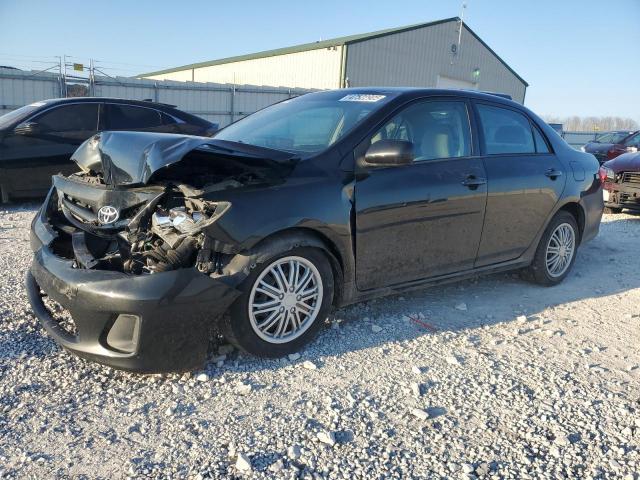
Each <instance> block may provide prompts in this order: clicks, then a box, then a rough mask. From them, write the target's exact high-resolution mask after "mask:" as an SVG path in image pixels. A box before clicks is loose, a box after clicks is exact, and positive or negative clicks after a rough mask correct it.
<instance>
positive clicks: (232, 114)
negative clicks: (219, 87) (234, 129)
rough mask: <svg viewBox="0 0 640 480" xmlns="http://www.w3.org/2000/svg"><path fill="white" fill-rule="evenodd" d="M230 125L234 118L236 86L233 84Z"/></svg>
mask: <svg viewBox="0 0 640 480" xmlns="http://www.w3.org/2000/svg"><path fill="white" fill-rule="evenodd" d="M230 103H231V112H230V113H231V123H233V121H234V120H235V117H236V84H235V82H234V83H233V85H232V86H231V102H230Z"/></svg>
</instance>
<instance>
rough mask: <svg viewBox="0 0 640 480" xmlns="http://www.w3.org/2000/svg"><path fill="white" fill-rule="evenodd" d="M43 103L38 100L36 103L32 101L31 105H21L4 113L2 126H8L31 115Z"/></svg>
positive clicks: (0, 117)
mask: <svg viewBox="0 0 640 480" xmlns="http://www.w3.org/2000/svg"><path fill="white" fill-rule="evenodd" d="M43 105H44V103H41V102H36V103H32V104H31V105H25V106H24V107H20V108H18V109H17V110H13V111H11V112H9V113H5V114H4V115H2V116H0V128H6V127H8V126H9V125H11V124H12V123H14V122H15V121H18V120H21V119H23V118H25V117H27V116H29V115H30V114H31V113H33V112H35V111H36V110H37V109H38V108H40V107H41V106H43Z"/></svg>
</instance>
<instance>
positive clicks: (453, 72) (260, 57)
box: [139, 17, 528, 103]
mask: <svg viewBox="0 0 640 480" xmlns="http://www.w3.org/2000/svg"><path fill="white" fill-rule="evenodd" d="M139 77H140V78H150V79H156V80H178V81H187V82H216V83H228V84H235V85H243V84H251V85H265V86H271V87H290V88H305V89H329V88H341V87H363V86H407V87H440V88H467V89H477V90H485V91H493V92H499V93H506V94H509V95H511V97H512V98H513V99H514V100H516V101H518V102H521V103H522V102H524V96H525V90H526V87H527V86H528V84H527V82H526V81H525V80H524V79H523V78H522V77H520V76H519V75H518V74H517V73H516V72H515V71H514V70H513V69H512V68H511V67H509V65H507V63H506V62H505V61H504V60H502V59H501V58H500V57H499V56H498V55H497V54H496V53H495V52H494V51H493V50H492V49H491V48H489V46H488V45H487V44H486V43H485V42H483V41H482V39H481V38H480V37H479V36H478V35H476V34H475V33H474V32H473V30H471V29H470V28H469V27H468V26H467V25H466V24H463V22H462V21H461V20H460V18H458V17H453V18H447V19H444V20H439V21H436V22H429V23H419V24H416V25H409V26H405V27H399V28H391V29H388V30H381V31H377V32H371V33H364V34H359V35H351V36H347V37H340V38H334V39H331V40H322V41H318V42H314V43H306V44H303V45H296V46H293V47H288V48H279V49H276V50H268V51H264V52H258V53H254V54H249V55H241V56H237V57H229V58H223V59H220V60H214V61H210V62H201V63H194V64H191V65H184V66H182V67H176V68H171V69H168V70H161V71H157V72H150V73H145V74H142V75H140V76H139Z"/></svg>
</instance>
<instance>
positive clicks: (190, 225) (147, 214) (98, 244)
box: [49, 174, 231, 275]
mask: <svg viewBox="0 0 640 480" xmlns="http://www.w3.org/2000/svg"><path fill="white" fill-rule="evenodd" d="M96 192H99V194H96ZM230 207H231V204H230V203H229V202H225V201H219V202H212V201H206V200H202V199H198V198H189V197H186V196H185V195H184V193H183V192H182V191H181V190H180V185H171V184H163V185H154V186H151V187H149V188H145V187H141V188H132V189H126V190H115V191H114V190H111V189H109V188H108V187H106V186H98V185H94V184H92V183H91V177H89V176H88V175H85V174H78V175H72V176H71V177H60V176H56V177H54V191H53V195H52V199H51V200H50V205H49V209H50V212H51V213H52V218H51V222H50V223H51V225H52V228H53V229H54V230H55V232H56V241H55V242H54V244H53V247H52V248H53V250H54V252H55V253H56V254H57V255H59V256H61V257H65V258H69V259H71V260H73V262H74V264H73V265H74V268H85V269H95V270H111V271H120V272H124V273H128V274H135V275H142V274H152V273H158V272H166V271H170V270H176V269H178V268H184V267H196V268H197V269H198V270H199V271H200V272H202V273H205V274H208V273H212V272H213V271H214V270H215V265H216V256H220V255H222V250H225V248H224V246H223V245H221V243H220V242H219V241H215V240H214V239H212V238H211V237H210V236H208V235H207V234H206V233H205V232H206V231H207V228H208V227H210V226H211V225H213V224H214V223H215V222H216V221H217V220H218V219H219V218H220V217H222V215H224V214H225V213H226V212H227V211H228V210H229V208H230ZM216 249H217V250H218V251H217V252H216ZM227 249H228V248H227ZM217 260H218V261H219V258H218V259H217Z"/></svg>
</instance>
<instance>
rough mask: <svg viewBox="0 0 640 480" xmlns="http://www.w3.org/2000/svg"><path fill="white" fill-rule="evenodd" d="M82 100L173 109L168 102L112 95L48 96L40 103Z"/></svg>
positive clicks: (59, 103) (53, 103)
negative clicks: (114, 96) (48, 97)
mask: <svg viewBox="0 0 640 480" xmlns="http://www.w3.org/2000/svg"><path fill="white" fill-rule="evenodd" d="M84 102H89V103H92V102H109V103H122V104H129V105H139V106H143V107H154V108H158V109H159V110H162V109H163V108H166V109H175V108H176V106H175V105H170V104H168V103H160V102H154V101H152V100H129V99H126V98H113V97H68V98H50V99H48V100H42V101H41V102H40V103H44V104H46V105H62V104H65V103H84Z"/></svg>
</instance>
